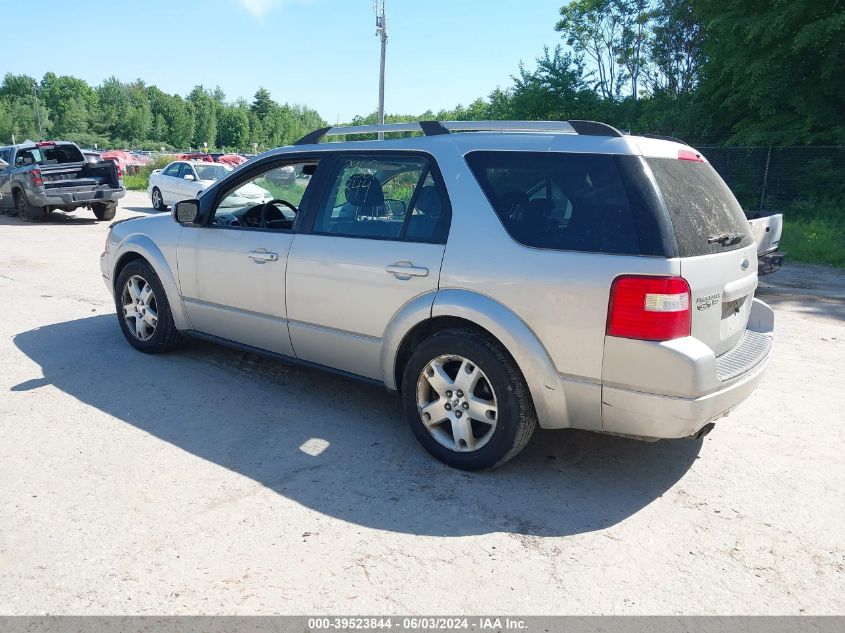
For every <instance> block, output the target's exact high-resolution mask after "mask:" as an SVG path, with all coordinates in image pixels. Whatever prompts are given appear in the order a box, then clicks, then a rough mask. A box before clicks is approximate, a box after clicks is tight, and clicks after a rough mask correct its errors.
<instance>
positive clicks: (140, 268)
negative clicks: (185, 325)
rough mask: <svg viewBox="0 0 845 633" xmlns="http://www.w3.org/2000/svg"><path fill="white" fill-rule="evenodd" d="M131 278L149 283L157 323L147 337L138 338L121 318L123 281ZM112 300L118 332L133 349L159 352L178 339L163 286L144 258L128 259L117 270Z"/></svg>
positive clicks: (169, 347) (122, 316)
mask: <svg viewBox="0 0 845 633" xmlns="http://www.w3.org/2000/svg"><path fill="white" fill-rule="evenodd" d="M133 277H140V278H141V279H142V280H143V281H144V282H145V283H147V284H149V285H150V287H151V288H152V292H153V295H154V299H155V304H154V305H155V311H156V313H157V315H158V322H157V324H156V326H155V330H154V332H153V333H152V336H151V337H150V338H149V339H147V340H141V339H140V338H139V337H138V336H137V335H136V334H135V333H133V332H132V331H131V330H130V329H129V325H128V324H127V322H126V319H125V318H124V309H123V294H124V291H125V290H126V284H127V282H128V281H129V280H130V279H132V278H133ZM114 303H115V310H116V311H117V322H118V324H119V325H120V331H121V332H123V336H124V337H126V340H127V341H128V342H129V344H130V345H131V346H132V347H134V348H135V349H137V350H139V351H141V352H144V353H146V354H160V353H162V352H166V351H169V350H171V349H173V348H174V347H175V346H176V345H178V344H179V342H180V341H181V340H182V336H181V335H180V334H179V331H178V330H177V329H176V325H175V324H174V323H173V313H172V312H171V310H170V304H169V303H168V302H167V295H166V294H165V292H164V286H162V285H161V280H160V279H159V278H158V275H157V274H156V272H155V270H153V267H152V266H150V264H149V263H147V262H146V261H145V260H142V259H136V260H134V261H132V262H129V263H128V264H127V265H126V266H125V267H124V268H123V270H121V271H120V275H118V277H117V282H116V283H115V291H114Z"/></svg>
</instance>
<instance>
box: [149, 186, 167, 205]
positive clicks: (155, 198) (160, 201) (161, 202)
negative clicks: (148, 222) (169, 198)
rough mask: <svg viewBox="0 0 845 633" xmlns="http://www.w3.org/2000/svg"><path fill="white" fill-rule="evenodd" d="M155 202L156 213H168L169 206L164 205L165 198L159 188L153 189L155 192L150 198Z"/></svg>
mask: <svg viewBox="0 0 845 633" xmlns="http://www.w3.org/2000/svg"><path fill="white" fill-rule="evenodd" d="M150 197H151V198H152V201H153V209H155V210H156V211H166V210H167V205H166V204H164V198H163V197H162V195H161V190H160V189H159V188H158V187H153V192H152V194H151V196H150Z"/></svg>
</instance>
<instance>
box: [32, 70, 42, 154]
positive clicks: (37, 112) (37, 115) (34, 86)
mask: <svg viewBox="0 0 845 633" xmlns="http://www.w3.org/2000/svg"><path fill="white" fill-rule="evenodd" d="M32 94H33V96H34V97H35V118H36V120H37V121H38V140H39V141H43V140H44V131H43V130H42V129H41V109H40V108H39V107H38V84H37V83H36V82H34V81H33V82H32Z"/></svg>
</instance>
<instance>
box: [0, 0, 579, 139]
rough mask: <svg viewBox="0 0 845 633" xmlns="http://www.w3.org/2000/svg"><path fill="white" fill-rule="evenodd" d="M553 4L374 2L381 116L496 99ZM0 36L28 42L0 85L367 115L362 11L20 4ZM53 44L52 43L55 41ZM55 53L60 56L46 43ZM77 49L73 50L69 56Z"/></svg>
mask: <svg viewBox="0 0 845 633" xmlns="http://www.w3.org/2000/svg"><path fill="white" fill-rule="evenodd" d="M564 3H565V0H521V1H520V0H451V1H450V0H424V1H418V0H387V15H388V26H389V34H390V39H389V42H388V57H387V81H386V86H387V88H386V92H387V96H386V110H387V112H388V113H402V114H411V113H419V112H422V111H424V110H426V109H429V108H430V109H432V110H435V111H436V110H438V109H440V108H450V107H453V106H455V105H457V104H459V103H461V104H463V105H466V104H467V103H469V102H470V101H472V100H473V99H475V98H477V97H480V96H486V95H487V94H488V93H489V92H490V91H491V90H492V89H494V88H495V87H496V86H506V85H508V84H509V83H510V76H511V75H512V74H514V73H515V72H516V70H517V65H518V63H519V61H520V60H524V61H525V62H527V63H530V62H533V60H534V59H535V58H536V57H537V56H538V55H539V54H540V53H541V51H542V48H543V45H550V46H554V45H555V44H557V43H559V42H560V38H559V35H558V34H557V33H555V31H554V24H555V22H556V20H557V16H558V9H559V7H560V6H561V4H564ZM4 5H5V6H4V7H3V10H2V11H3V21H4V23H6V24H25V25H30V26H29V27H28V28H31V29H32V31H33V32H36V33H37V34H38V37H37V39H36V40H35V42H36V43H37V44H36V45H35V46H29V47H26V53H25V54H23V53H22V54H7V55H5V56H3V57H2V59H0V74H5V73H6V72H12V73H26V74H29V75H33V76H35V77H37V78H39V79H40V78H41V77H42V76H43V74H44V73H45V72H46V71H48V70H52V71H53V72H55V73H57V74H68V75H74V76H77V77H81V78H82V79H85V80H86V81H88V82H89V83H91V84H92V85H93V84H98V83H100V82H101V81H102V80H103V79H104V78H106V77H108V76H110V75H115V76H116V77H118V78H119V79H121V80H123V81H131V80H134V79H137V78H141V79H143V80H145V81H146V82H148V83H154V84H156V85H157V86H159V88H161V89H162V90H164V91H166V92H169V93H179V94H183V95H184V94H186V93H187V92H188V91H189V90H190V89H191V88H192V87H193V86H194V85H196V84H203V85H205V86H208V87H214V86H215V85H220V87H221V88H223V90H224V91H225V93H226V97H227V99H229V100H234V99H236V98H238V97H244V98H247V99H251V97H252V95H253V94H254V92H255V90H256V88H257V87H258V86H259V85H263V86H265V87H266V88H267V89H268V90H270V92H271V93H272V95H273V97H274V98H275V99H276V100H277V101H281V102H284V101H287V102H290V103H303V104H306V105H309V106H312V107H315V108H316V109H317V110H318V111H319V112H320V114H321V115H322V116H323V117H324V118H325V119H326V120H328V121H329V122H332V123H334V122H335V120H336V119H338V118H340V120H341V121H344V120H348V119H349V118H351V117H352V116H353V115H355V114H366V113H368V112H373V111H374V110H375V109H376V107H377V105H378V59H379V41H378V38H377V37H376V36H375V19H374V16H373V11H372V0H135V1H133V2H125V1H124V0H108V1H106V0H101V1H99V2H95V1H93V0H88V1H85V0H77V1H75V2H70V1H68V0H41V1H39V2H34V1H32V0H27V1H22V0H14V1H13V2H8V3H4ZM54 38H60V39H54ZM51 40H53V41H60V42H61V49H58V48H52V47H50V46H49V42H50V41H51ZM77 44H78V45H79V46H78V47H77V46H76V45H77Z"/></svg>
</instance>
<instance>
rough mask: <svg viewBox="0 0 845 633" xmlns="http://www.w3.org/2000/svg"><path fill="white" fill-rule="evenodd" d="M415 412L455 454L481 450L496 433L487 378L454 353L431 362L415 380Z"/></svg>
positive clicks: (494, 405) (495, 415) (493, 400)
mask: <svg viewBox="0 0 845 633" xmlns="http://www.w3.org/2000/svg"><path fill="white" fill-rule="evenodd" d="M417 409H418V411H419V414H420V419H421V420H422V422H423V424H424V425H425V428H426V429H427V430H428V432H429V433H431V435H432V436H433V437H434V439H435V440H437V442H439V443H440V444H441V445H443V446H445V447H446V448H448V449H449V450H452V451H456V452H472V451H477V450H479V449H480V448H482V447H483V446H484V445H485V444H487V442H489V441H490V438H491V437H492V436H493V432H494V431H495V430H496V423H497V421H498V403H497V400H496V394H495V392H494V391H493V386H492V384H491V383H490V380H489V379H488V378H487V375H486V374H485V373H484V372H483V371H481V368H480V367H478V365H476V364H475V363H473V362H472V361H471V360H469V359H467V358H464V357H463V356H458V355H455V354H446V355H443V356H438V357H437V358H435V359H433V360H432V361H430V362H429V363H428V364H427V365H426V366H425V367H424V368H423V370H422V372H421V373H420V376H419V379H418V380H417Z"/></svg>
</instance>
